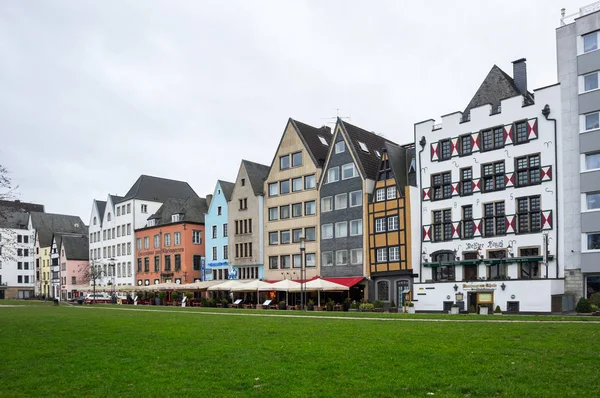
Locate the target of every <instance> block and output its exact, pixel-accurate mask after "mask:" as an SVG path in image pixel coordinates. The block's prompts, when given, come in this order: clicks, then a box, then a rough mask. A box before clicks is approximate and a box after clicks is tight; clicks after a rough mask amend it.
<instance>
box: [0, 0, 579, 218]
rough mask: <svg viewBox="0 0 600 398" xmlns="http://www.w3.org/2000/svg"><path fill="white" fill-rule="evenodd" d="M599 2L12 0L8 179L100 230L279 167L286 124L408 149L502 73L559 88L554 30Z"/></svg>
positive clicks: (5, 62) (5, 83) (6, 85)
mask: <svg viewBox="0 0 600 398" xmlns="http://www.w3.org/2000/svg"><path fill="white" fill-rule="evenodd" d="M589 1H590V0H581V1H573V0H562V1H557V0H537V1H524V0H519V1H513V0H511V1H506V0H503V1H501V2H498V1H495V2H491V1H481V0H477V1H460V2H458V1H446V0H441V1H413V2H410V5H408V3H409V2H407V1H362V2H358V1H348V0H346V1H318V0H315V1H248V0H245V1H172V0H170V1H166V0H164V1H148V0H144V1H142V0H139V1H124V0H102V1H99V0H98V1H94V2H92V1H80V0H72V1H58V0H53V1H46V0H44V1H41V0H40V1H31V0H30V1H22V0H3V1H0V138H1V140H0V164H2V165H4V166H5V167H7V168H8V169H9V170H10V171H11V177H12V180H13V183H14V184H15V185H18V186H19V198H20V199H21V200H23V201H33V202H36V203H42V204H44V205H46V211H47V212H53V213H66V214H75V215H79V216H81V217H82V218H83V220H84V221H85V222H86V223H88V222H89V218H90V212H91V206H92V200H93V199H100V200H106V197H107V194H109V193H111V194H118V195H123V194H125V192H127V190H128V189H129V188H130V186H131V185H132V184H133V183H134V182H135V180H136V179H137V178H138V177H139V175H141V174H149V175H155V176H160V177H165V178H172V179H178V180H183V181H187V182H189V183H190V185H191V186H192V187H193V188H194V190H195V191H196V192H197V193H198V194H199V195H200V196H205V195H206V194H208V193H212V191H213V189H214V186H215V183H216V180H217V179H223V180H228V181H234V180H235V177H236V174H237V171H238V168H239V162H240V160H241V159H248V160H252V161H256V162H259V163H264V164H270V162H271V161H272V158H273V155H274V152H275V150H276V147H277V145H278V143H279V139H280V137H281V134H282V133H283V129H284V127H285V124H286V122H287V119H288V118H289V117H292V118H295V119H297V120H300V121H302V122H304V123H308V124H310V125H313V126H317V127H318V126H321V125H323V124H326V123H333V121H334V118H335V116H336V114H337V111H336V109H338V108H339V109H340V111H339V114H340V116H350V117H351V119H350V120H349V121H350V122H351V123H353V124H356V125H358V126H360V127H362V128H364V129H367V130H370V131H376V132H378V133H382V134H383V135H385V136H386V137H387V138H388V139H391V140H393V141H395V142H397V143H399V144H405V143H408V142H410V141H411V140H412V137H413V124H414V123H415V122H418V121H421V120H424V119H429V118H433V119H438V120H439V117H440V115H443V114H447V113H450V112H453V111H457V110H462V109H464V108H465V106H466V105H467V103H468V102H469V100H470V99H471V97H472V96H473V94H474V93H475V91H476V90H477V88H478V86H479V85H480V84H481V82H482V80H483V79H484V78H485V76H486V74H487V73H488V71H489V70H490V68H491V67H492V65H494V64H497V65H498V66H499V67H500V68H502V69H503V70H505V71H506V72H507V73H508V74H510V75H512V64H511V61H514V60H516V59H519V58H522V57H526V58H527V62H528V63H527V65H528V73H529V75H528V79H529V88H530V90H531V89H533V88H536V87H541V86H546V85H549V84H553V83H555V82H556V59H555V57H556V50H555V47H556V43H555V29H556V28H557V27H558V26H559V18H560V9H561V8H562V7H566V8H567V14H570V13H573V12H576V11H577V7H580V6H583V5H585V4H587V3H588V2H589Z"/></svg>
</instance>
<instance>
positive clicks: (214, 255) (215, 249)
mask: <svg viewBox="0 0 600 398" xmlns="http://www.w3.org/2000/svg"><path fill="white" fill-rule="evenodd" d="M212 259H213V261H214V260H216V259H217V247H216V246H215V247H213V248H212Z"/></svg>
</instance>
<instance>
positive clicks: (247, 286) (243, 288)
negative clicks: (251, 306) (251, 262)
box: [231, 279, 271, 304]
mask: <svg viewBox="0 0 600 398" xmlns="http://www.w3.org/2000/svg"><path fill="white" fill-rule="evenodd" d="M270 287H271V284H270V283H268V282H264V281H261V280H260V279H255V280H253V281H250V282H248V283H244V284H243V285H240V286H236V287H233V288H231V291H232V292H252V293H256V304H259V301H260V300H259V298H258V296H259V291H260V289H267V290H270V289H269V288H270Z"/></svg>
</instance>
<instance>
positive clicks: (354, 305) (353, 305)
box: [350, 300, 358, 310]
mask: <svg viewBox="0 0 600 398" xmlns="http://www.w3.org/2000/svg"><path fill="white" fill-rule="evenodd" d="M350 308H352V309H353V310H357V309H358V303H357V302H356V300H354V301H353V302H352V304H350Z"/></svg>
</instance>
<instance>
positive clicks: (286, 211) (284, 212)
mask: <svg viewBox="0 0 600 398" xmlns="http://www.w3.org/2000/svg"><path fill="white" fill-rule="evenodd" d="M279 218H281V219H282V220H284V219H286V218H290V205H285V206H280V207H279Z"/></svg>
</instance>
